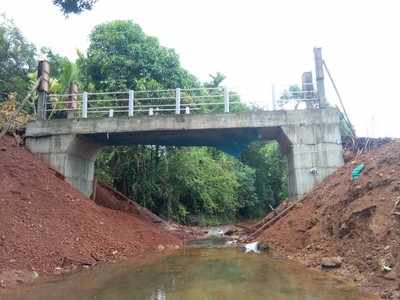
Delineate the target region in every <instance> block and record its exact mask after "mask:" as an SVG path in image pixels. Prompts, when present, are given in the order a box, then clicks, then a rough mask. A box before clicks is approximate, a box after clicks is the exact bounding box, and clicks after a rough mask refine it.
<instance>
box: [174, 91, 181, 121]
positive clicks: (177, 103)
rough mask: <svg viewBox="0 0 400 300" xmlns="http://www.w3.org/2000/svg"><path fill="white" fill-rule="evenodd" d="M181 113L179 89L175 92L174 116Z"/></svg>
mask: <svg viewBox="0 0 400 300" xmlns="http://www.w3.org/2000/svg"><path fill="white" fill-rule="evenodd" d="M180 113H181V89H180V88H177V89H176V90H175V114H177V115H179V114H180Z"/></svg>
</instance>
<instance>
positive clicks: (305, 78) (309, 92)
mask: <svg viewBox="0 0 400 300" xmlns="http://www.w3.org/2000/svg"><path fill="white" fill-rule="evenodd" d="M301 83H302V90H303V99H304V100H305V102H306V107H307V109H310V108H313V103H312V100H313V98H314V93H313V92H314V86H313V79H312V72H304V73H303V75H302V76H301Z"/></svg>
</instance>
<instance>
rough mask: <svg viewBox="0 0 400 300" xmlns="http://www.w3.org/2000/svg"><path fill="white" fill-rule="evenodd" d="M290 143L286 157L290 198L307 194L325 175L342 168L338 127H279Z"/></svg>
mask: <svg viewBox="0 0 400 300" xmlns="http://www.w3.org/2000/svg"><path fill="white" fill-rule="evenodd" d="M282 130H283V131H284V133H285V135H286V136H287V138H288V139H289V141H290V144H289V146H288V147H287V151H286V153H285V154H286V155H287V158H288V189H289V190H288V192H289V196H291V197H295V196H301V195H303V194H305V193H307V192H309V191H310V190H311V189H312V188H313V187H314V186H315V185H317V184H318V183H320V182H321V181H322V180H323V179H324V178H325V177H326V176H328V175H330V174H331V173H333V172H334V171H335V170H336V169H337V168H339V167H340V166H342V165H343V153H342V145H341V139H340V132H339V126H337V124H329V123H327V124H325V123H320V124H312V123H311V124H307V123H304V124H300V125H291V126H282Z"/></svg>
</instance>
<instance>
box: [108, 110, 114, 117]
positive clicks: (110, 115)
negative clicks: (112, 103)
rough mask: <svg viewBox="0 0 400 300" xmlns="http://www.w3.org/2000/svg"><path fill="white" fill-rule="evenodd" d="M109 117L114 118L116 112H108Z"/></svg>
mask: <svg viewBox="0 0 400 300" xmlns="http://www.w3.org/2000/svg"><path fill="white" fill-rule="evenodd" d="M108 117H109V118H112V117H114V110H113V109H112V108H111V109H110V110H109V111H108Z"/></svg>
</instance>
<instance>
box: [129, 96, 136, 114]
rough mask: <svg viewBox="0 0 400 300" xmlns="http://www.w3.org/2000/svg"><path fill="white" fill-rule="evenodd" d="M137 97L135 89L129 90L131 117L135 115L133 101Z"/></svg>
mask: <svg viewBox="0 0 400 300" xmlns="http://www.w3.org/2000/svg"><path fill="white" fill-rule="evenodd" d="M134 99H135V92H134V91H133V90H129V104H128V106H129V108H128V109H129V112H128V115H129V117H133V101H134Z"/></svg>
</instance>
